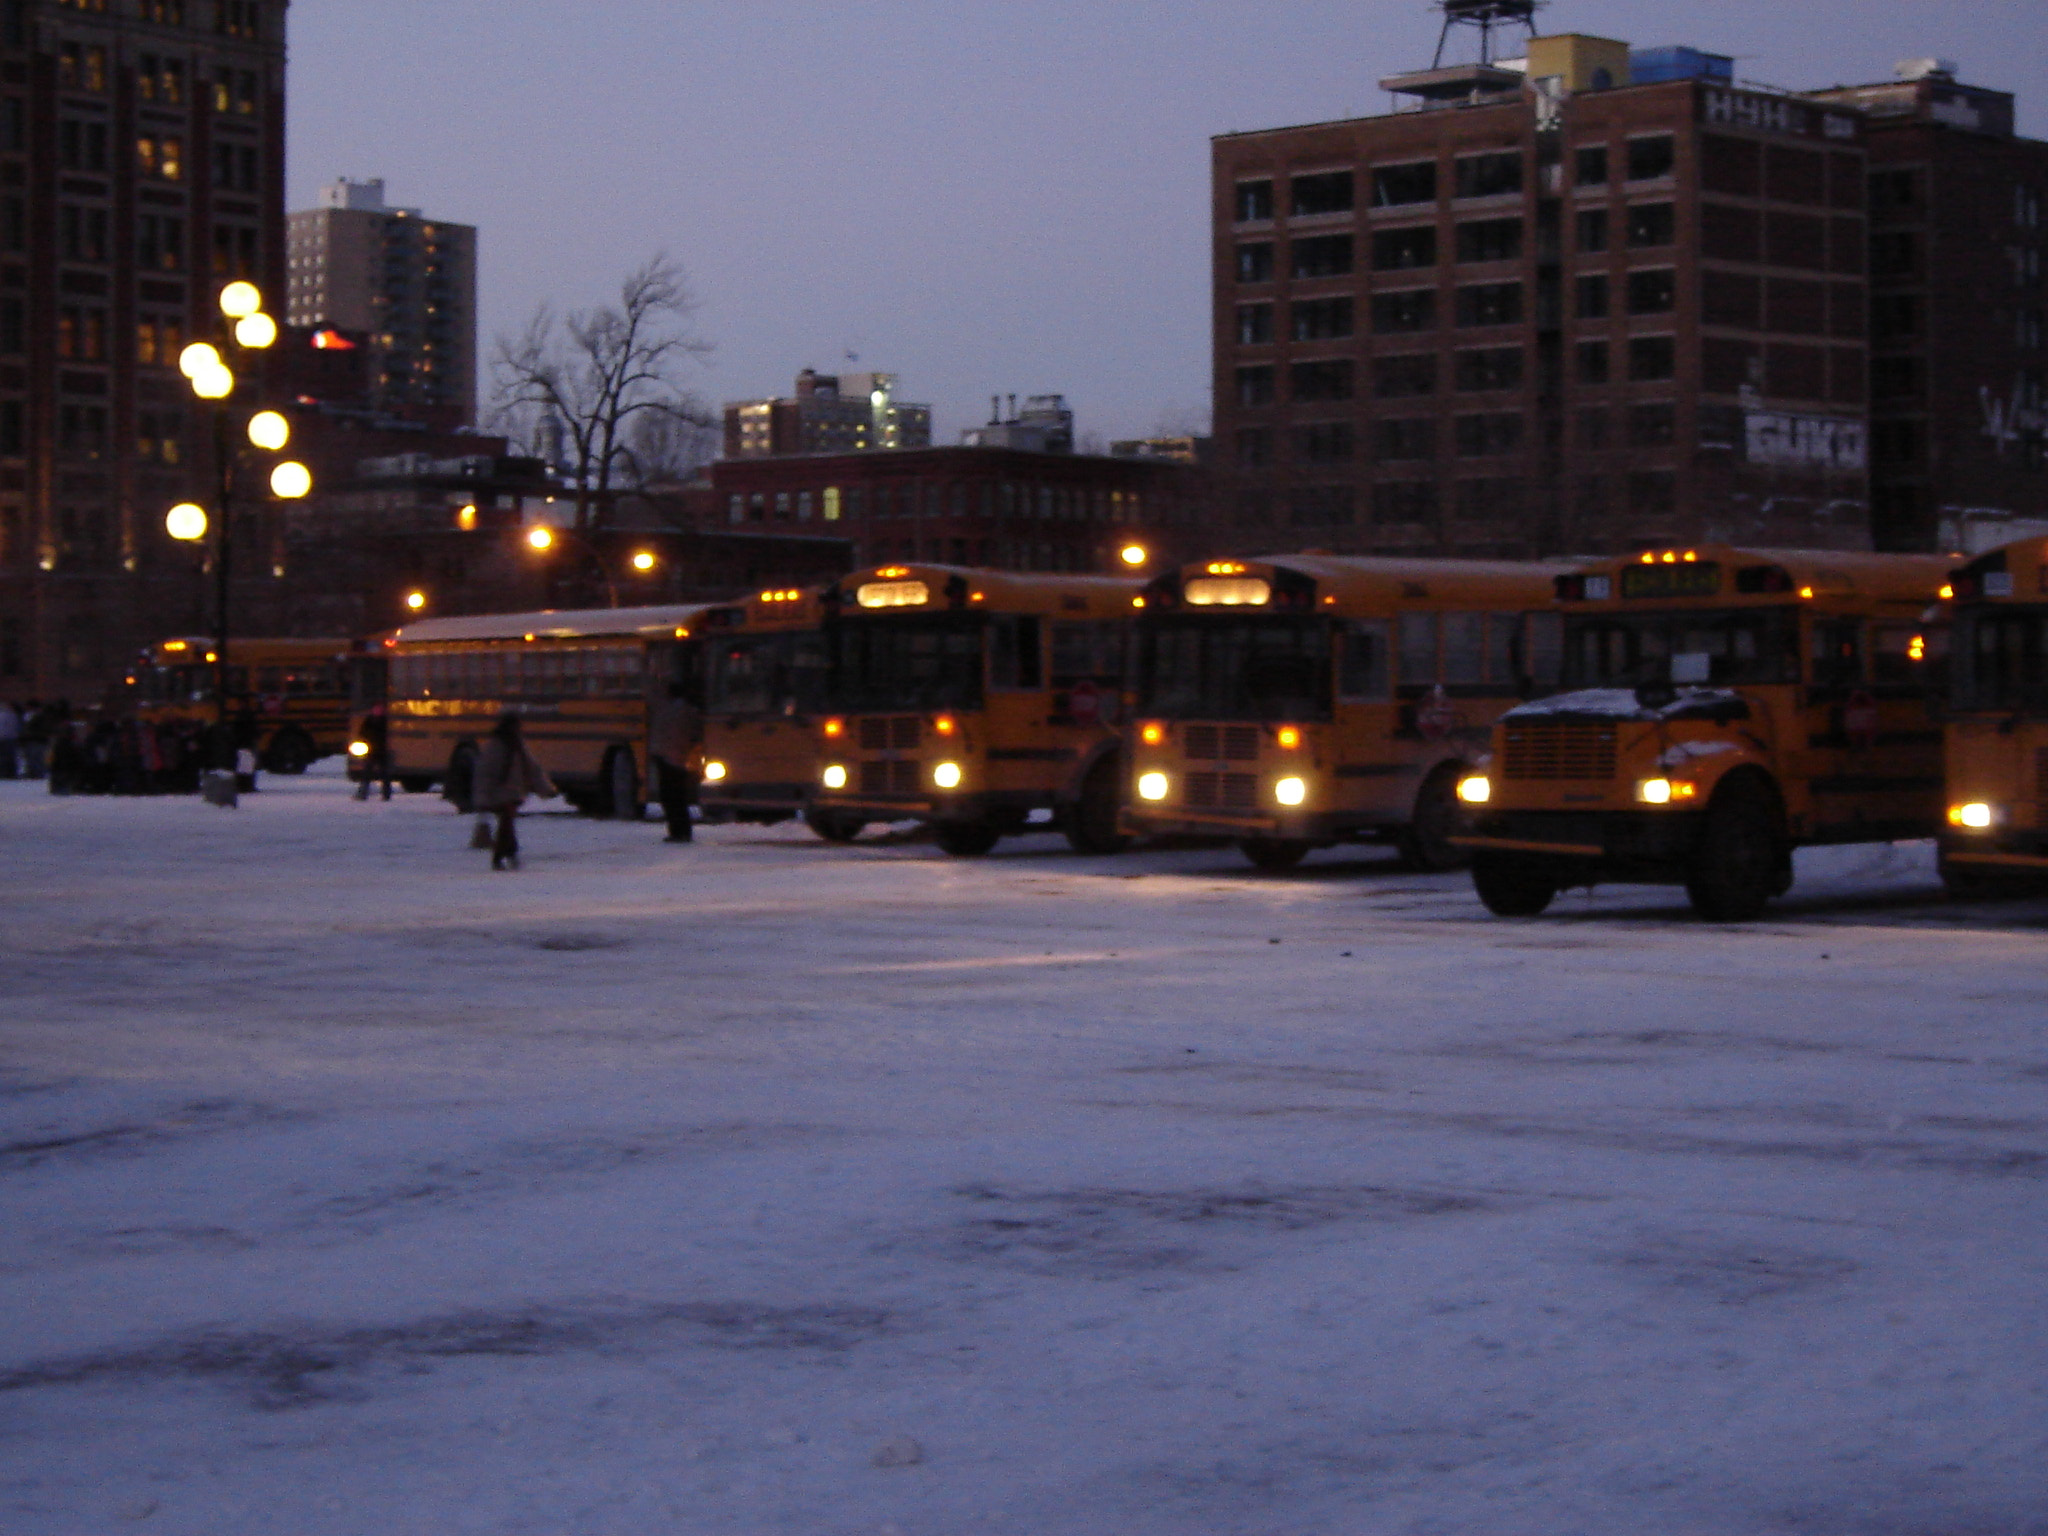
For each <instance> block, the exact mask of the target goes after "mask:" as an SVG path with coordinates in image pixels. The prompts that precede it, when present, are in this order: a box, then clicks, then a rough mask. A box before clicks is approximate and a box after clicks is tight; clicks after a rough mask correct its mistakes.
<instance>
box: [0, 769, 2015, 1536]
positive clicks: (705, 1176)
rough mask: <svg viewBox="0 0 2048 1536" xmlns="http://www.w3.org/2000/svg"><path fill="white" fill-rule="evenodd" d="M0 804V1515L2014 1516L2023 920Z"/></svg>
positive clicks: (1349, 859)
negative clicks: (1502, 908)
mask: <svg viewBox="0 0 2048 1536" xmlns="http://www.w3.org/2000/svg"><path fill="white" fill-rule="evenodd" d="M525 830H526V840H527V844H528V851H529V857H528V861H527V868H526V869H525V870H524V871H523V872H520V873H518V874H506V875H493V874H490V873H489V872H488V871H487V869H486V868H485V864H486V857H485V855H482V854H477V853H472V852H469V851H468V850H467V849H466V847H465V843H466V835H465V834H466V832H467V824H466V823H465V822H463V821H460V820H458V819H456V818H455V817H453V816H451V815H450V814H449V813H448V812H447V810H446V808H445V807H444V806H442V805H440V803H439V802H437V801H433V800H429V799H427V798H424V797H402V798H401V799H399V800H398V801H395V802H394V803H392V804H390V805H388V806H387V805H382V804H377V803H371V804H367V805H362V804H357V803H355V802H354V801H352V800H351V799H349V798H348V794H347V791H346V789H345V787H344V786H343V785H342V784H340V783H339V782H338V781H337V780H336V779H335V778H334V777H333V776H332V775H331V773H330V774H316V775H315V776H313V777H310V778H308V779H306V780H304V781H302V782H299V783H289V782H283V783H272V784H271V786H270V787H269V788H268V789H266V790H265V792H263V793H262V794H259V795H257V796H255V797H253V798H252V799H250V800H248V801H245V803H244V805H243V808H242V809H240V810H239V811H232V812H230V811H216V810H211V809H209V808H207V807H204V806H202V805H199V804H198V803H196V802H193V801H187V800H154V801H123V800H100V799H93V800H87V799H75V800H62V799H52V798H50V797H49V796H47V795H44V794H42V793H41V792H40V786H34V785H27V784H5V785H0V1531H5V1532H6V1533H8V1536H97V1533H105V1532H118V1531H126V1530H138V1531H155V1532H163V1533H178V1536H243V1533H249V1536H256V1533H261V1536H370V1533H375V1536H457V1533H492V1536H498V1533H514V1532H518V1533H534V1536H584V1533H591V1536H596V1533H603V1536H785V1533H786V1536H854V1533H862V1536H881V1533H886V1532H895V1533H899V1536H964V1533H979V1532H990V1533H1004V1536H1094V1533H1103V1536H1189V1533H1198V1536H1209V1533H1230V1536H1379V1533H1403V1536H1406V1533H1414V1536H1423V1533H1445V1536H1547V1533H1592V1536H1609V1533H1630V1536H1634V1533H1639V1532H1640V1533H1650V1536H1731V1533H1747V1532H1787V1533H1791V1532H1797V1533H1800V1536H1974V1533H1983V1536H1991V1533H1997V1536H2018V1533H2027V1532H2034V1533H2039V1532H2044V1531H2048V1302H2044V1296H2048V1287H2044V1284H2043V1276H2044V1274H2048V1222H2044V1220H2043V1217H2044V1204H2048V1202H2044V1194H2048V1105H2044V1102H2043V1100H2044V1096H2048V988H2044V983H2043V976H2044V967H2043V959H2044V955H2048V942H2044V941H2048V902H2034V903H2009V904H2004V905H1995V904H1987V905H1976V906H1964V905H1956V904H1950V903H1945V902H1944V901H1943V900H1942V899H1941V897H1940V896H1939V894H1938V892H1937V890H1936V888H1935V885H1934V882H1933V879H1932V873H1931V861H1930V858H1929V856H1928V853H1927V850H1925V849H1923V848H1907V849H1898V850H1891V849H1885V850H1850V851H1845V852H1836V853H1832V854H1828V855H1823V856H1816V857H1811V858H1803V859H1802V866H1801V874H1802V881H1801V885H1800V887H1799V889H1798V890H1797V891H1796V892H1795V894H1794V895H1793V897H1792V898H1790V899H1788V900H1787V901H1785V902H1784V903H1782V904H1781V905H1780V906H1779V907H1778V908H1777V909H1775V910H1774V912H1773V914H1772V916H1771V917H1770V918H1769V919H1767V920H1766V921H1764V922H1761V923H1758V924H1755V925H1753V926H1751V927H1747V928H1738V929H1715V928H1710V927H1707V926H1704V925H1702V924H1700V923H1698V922H1696V921H1694V920H1693V919H1692V918H1691V916H1690V915H1689V914H1688V913H1687V911H1686V910H1685V905H1684V899H1683V896H1682V895H1681V894H1680V893H1678V892H1676V891H1665V890H1645V889H1621V890H1615V891H1603V892H1602V893H1600V894H1599V895H1597V896H1595V897H1593V898H1587V897H1584V896H1572V897H1568V898H1566V899H1565V900H1563V901H1561V902H1560V903H1559V904H1558V906H1557V907H1556V908H1555V909H1554V910H1553V912H1552V913H1551V914H1550V915H1548V916H1546V917H1544V918H1541V919H1537V920H1534V921H1529V922H1503V921H1499V920H1496V919H1492V918H1489V917H1488V916H1487V915H1486V914H1485V913H1484V912H1483V910H1482V909H1481V908H1480V907H1479V906H1478V904H1477V903H1476V901H1474V900H1473V898H1472V896H1471V894H1470V890H1469V887H1468V885H1467V883H1466V882H1465V880H1464V879H1463V878H1462V877H1449V876H1447V877H1440V878H1438V877H1432V878H1419V877H1414V876H1408V875H1403V874H1400V873H1397V872H1394V871H1393V870H1392V869H1391V867H1390V866H1388V865H1386V864H1384V863H1383V862H1381V861H1380V860H1379V858H1378V856H1377V855H1375V854H1371V853H1366V854H1344V853H1332V854H1326V855H1320V856H1318V857H1317V858H1316V859H1315V860H1313V861H1312V862H1311V863H1310V864H1309V865H1308V866H1306V867H1304V869H1302V870H1301V871H1300V872H1298V873H1297V874H1295V875H1292V876H1283V877H1277V878H1276V877H1270V876H1261V875H1257V874H1254V873H1252V872H1251V871H1250V870H1249V869H1248V868H1247V867H1246V866H1244V865H1243V864H1242V863H1241V861H1240V860H1239V859H1238V857H1237V855H1236V854H1235V853H1234V852H1233V851H1230V850H1220V851H1206V850H1176V851H1169V852H1138V853H1134V854H1130V855H1126V856H1124V857H1122V858H1116V859H1080V858H1076V857H1074V856H1072V855H1070V854H1068V853H1067V852H1066V851H1065V848H1064V845H1063V844H1059V843H1057V842H1056V841H1055V840H1053V839H1051V838H1049V837H1045V838H1033V839H1029V840H1026V841H1023V842H1019V843H1016V844H1006V845H1005V846H1004V848H1003V849H1002V850H1001V851H1000V852H999V853H998V855H997V856H996V857H994V858H992V859H989V860H986V861H980V862H968V861H954V860H948V859H946V858H944V857H942V856H941V855H939V854H938V853H936V852H935V851H934V850H933V849H931V847H930V846H929V845H927V844H924V843H921V842H918V841H915V840H911V839H908V838H901V837H898V838H884V839H882V840H880V841H867V842H863V843H862V844H860V845H857V846H855V847H853V848H835V847H828V846H826V845H824V844H822V843H818V842H816V841H815V840H813V839H811V838H810V837H809V835H808V834H807V833H804V832H801V831H797V830H789V829H773V830H768V831H763V830H761V829H750V828H729V829H719V830H714V831H712V832H710V833H709V834H708V835H707V836H706V837H704V838H703V839H702V840H701V841H700V842H699V843H698V844H697V845H695V846H692V847H671V846H665V845H664V844H663V843H662V842H661V841H660V830H659V828H658V827H657V826H655V825H653V824H648V825H645V826H622V825H618V824H605V823H598V822H589V821H582V820H577V819H574V818H570V817H557V816H544V817H538V818H535V819H533V820H531V821H529V822H528V823H527V824H526V829H525Z"/></svg>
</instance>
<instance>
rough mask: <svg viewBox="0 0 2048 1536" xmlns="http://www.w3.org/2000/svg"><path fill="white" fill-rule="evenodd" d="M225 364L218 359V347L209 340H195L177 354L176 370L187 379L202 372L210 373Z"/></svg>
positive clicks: (194, 377)
mask: <svg viewBox="0 0 2048 1536" xmlns="http://www.w3.org/2000/svg"><path fill="white" fill-rule="evenodd" d="M225 366H226V365H225V364H224V363H222V362H221V360H220V348H218V347H216V346H214V345H213V344H212V343H210V342H204V341H195V342H193V343H192V345H191V346H189V347H187V348H186V349H185V350H184V351H182V352H180V353H179V354H178V372H180V373H182V374H183V375H185V377H186V378H188V379H196V378H198V377H199V375H200V374H202V373H211V372H212V371H213V370H214V369H216V368H221V367H225Z"/></svg>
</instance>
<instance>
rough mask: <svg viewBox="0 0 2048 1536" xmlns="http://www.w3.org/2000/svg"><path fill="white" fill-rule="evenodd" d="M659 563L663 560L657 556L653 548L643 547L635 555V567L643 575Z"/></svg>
mask: <svg viewBox="0 0 2048 1536" xmlns="http://www.w3.org/2000/svg"><path fill="white" fill-rule="evenodd" d="M659 564H661V561H660V560H659V559H657V558H656V557H655V553H654V551H653V550H651V549H643V550H641V551H640V552H639V553H637V554H635V555H634V556H633V569H634V570H636V571H638V572H639V573H640V574H641V575H643V576H645V575H646V574H647V573H648V572H649V571H651V570H653V569H654V568H655V567H656V566H657V565H659Z"/></svg>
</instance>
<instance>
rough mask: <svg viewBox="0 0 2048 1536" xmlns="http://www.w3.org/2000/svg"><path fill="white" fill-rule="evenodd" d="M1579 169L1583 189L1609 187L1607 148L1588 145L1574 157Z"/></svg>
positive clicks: (1602, 145) (1598, 145)
mask: <svg viewBox="0 0 2048 1536" xmlns="http://www.w3.org/2000/svg"><path fill="white" fill-rule="evenodd" d="M1574 160H1575V163H1576V165H1577V169H1578V183H1579V185H1580V186H1582V187H1604V186H1606V185H1607V146H1606V145H1605V144H1588V145H1585V146H1583V147H1582V148H1581V149H1580V150H1579V151H1578V153H1577V155H1576V156H1575V157H1574Z"/></svg>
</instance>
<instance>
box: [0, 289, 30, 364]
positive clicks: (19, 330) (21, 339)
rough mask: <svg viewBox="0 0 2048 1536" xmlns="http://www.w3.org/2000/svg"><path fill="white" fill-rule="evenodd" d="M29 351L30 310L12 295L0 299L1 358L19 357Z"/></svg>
mask: <svg viewBox="0 0 2048 1536" xmlns="http://www.w3.org/2000/svg"><path fill="white" fill-rule="evenodd" d="M27 350H28V309H27V306H26V305H24V304H23V303H22V301H21V300H20V299H18V298H16V297H14V296H13V295H12V294H9V295H7V296H6V297H4V298H0V356H5V357H18V356H20V355H21V354H22V353H23V352H25V351H27Z"/></svg>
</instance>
